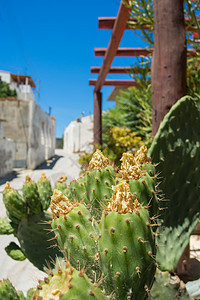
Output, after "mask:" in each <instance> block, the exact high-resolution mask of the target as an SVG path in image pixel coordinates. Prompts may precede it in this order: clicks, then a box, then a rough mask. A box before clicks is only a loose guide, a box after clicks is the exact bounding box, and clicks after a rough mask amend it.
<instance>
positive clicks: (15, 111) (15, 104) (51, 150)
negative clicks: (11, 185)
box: [0, 71, 56, 169]
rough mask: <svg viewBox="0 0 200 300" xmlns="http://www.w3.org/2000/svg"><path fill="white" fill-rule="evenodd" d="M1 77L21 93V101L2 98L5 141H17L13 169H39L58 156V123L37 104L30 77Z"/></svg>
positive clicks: (0, 111) (0, 108)
mask: <svg viewBox="0 0 200 300" xmlns="http://www.w3.org/2000/svg"><path fill="white" fill-rule="evenodd" d="M0 77H1V80H2V81H5V82H7V83H8V84H9V86H10V89H15V90H16V92H17V98H14V97H10V98H9V97H7V98H0V119H3V120H5V122H4V138H6V139H11V140H13V142H14V147H15V149H14V153H15V155H14V158H13V167H15V168H27V169H35V168H36V167H37V166H39V165H40V164H41V163H43V162H44V161H45V160H47V159H49V158H51V157H52V156H53V155H54V154H55V127H56V120H55V118H54V117H51V116H49V115H48V114H47V113H45V112H44V111H43V110H42V109H41V108H40V107H39V105H38V104H37V103H36V102H35V100H34V92H33V88H35V83H34V82H33V79H32V78H31V77H30V76H26V75H16V74H12V73H9V72H5V71H0Z"/></svg>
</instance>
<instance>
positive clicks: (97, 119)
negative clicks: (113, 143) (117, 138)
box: [93, 92, 102, 145]
mask: <svg viewBox="0 0 200 300" xmlns="http://www.w3.org/2000/svg"><path fill="white" fill-rule="evenodd" d="M93 130H94V145H101V144H102V93H101V92H94V129H93Z"/></svg>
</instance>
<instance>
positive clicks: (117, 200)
mask: <svg viewBox="0 0 200 300" xmlns="http://www.w3.org/2000/svg"><path fill="white" fill-rule="evenodd" d="M112 189H113V191H114V192H115V193H113V195H112V198H111V199H110V203H109V204H108V210H110V211H116V212H119V213H122V214H126V213H130V212H134V211H136V210H137V209H138V208H141V205H140V203H139V202H138V200H137V199H135V201H133V195H132V194H131V191H130V187H129V185H128V183H126V181H125V180H124V181H122V182H121V183H120V184H118V185H116V186H113V187H112Z"/></svg>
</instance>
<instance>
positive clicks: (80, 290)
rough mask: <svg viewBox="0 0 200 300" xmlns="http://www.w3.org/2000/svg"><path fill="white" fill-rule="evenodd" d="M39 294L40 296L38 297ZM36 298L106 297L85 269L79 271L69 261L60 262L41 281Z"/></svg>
mask: <svg viewBox="0 0 200 300" xmlns="http://www.w3.org/2000/svg"><path fill="white" fill-rule="evenodd" d="M37 296H39V297H38V298H36V297H37ZM35 298H36V299H41V300H42V299H44V300H46V299H52V300H53V299H62V300H66V299H77V300H86V299H88V300H90V299H91V300H93V299H96V300H104V299H106V297H105V296H104V295H103V293H102V292H101V290H100V289H99V288H98V284H96V285H95V284H93V283H92V282H91V281H90V280H89V278H88V277H87V275H86V274H85V272H84V270H79V271H77V270H76V269H74V268H73V267H72V266H71V265H70V263H69V262H66V263H64V262H59V264H58V265H57V267H56V268H55V269H54V270H53V271H51V272H50V275H49V276H48V277H45V278H44V281H40V282H39V285H38V286H37V291H36V292H35Z"/></svg>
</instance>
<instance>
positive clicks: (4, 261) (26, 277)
mask: <svg viewBox="0 0 200 300" xmlns="http://www.w3.org/2000/svg"><path fill="white" fill-rule="evenodd" d="M78 158H79V155H78V154H74V153H68V152H65V151H64V150H62V149H57V150H56V153H55V156H54V157H53V158H52V159H51V160H49V161H47V162H46V163H44V164H43V165H41V166H40V167H38V168H37V169H36V170H27V169H15V170H14V171H13V173H12V174H10V175H9V176H6V177H4V178H0V217H1V218H6V211H5V207H4V204H3V201H2V192H3V190H4V186H5V183H6V181H9V182H10V184H11V187H13V188H15V189H16V190H18V191H19V192H21V189H22V185H23V182H24V180H25V176H26V175H29V176H30V177H31V179H33V180H34V181H37V180H38V179H39V178H40V175H41V173H43V172H44V173H45V174H46V176H47V178H48V179H49V180H50V181H51V184H52V186H53V185H54V184H55V182H56V180H57V178H58V177H59V176H67V183H68V184H69V183H70V181H71V180H73V179H75V178H78V177H79V173H80V171H81V169H80V165H79V164H78ZM11 241H14V242H15V243H17V244H18V241H17V239H16V238H15V237H14V236H13V235H8V236H6V235H1V236H0V280H2V279H6V278H8V279H10V280H11V282H12V284H13V285H14V286H15V288H16V289H17V290H22V291H23V292H24V293H25V294H26V292H27V290H28V289H29V288H31V287H35V286H36V285H37V281H38V279H43V278H44V275H45V274H44V273H43V272H41V271H39V270H38V269H37V268H35V267H34V266H33V265H32V264H31V263H30V262H29V261H28V260H27V259H26V260H25V261H22V262H20V261H15V260H13V259H11V258H10V257H9V256H8V255H7V254H6V252H5V250H4V248H5V247H6V246H8V244H9V243H10V242H11Z"/></svg>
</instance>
